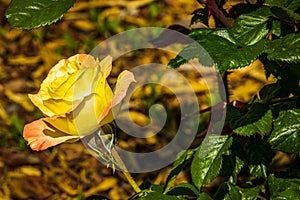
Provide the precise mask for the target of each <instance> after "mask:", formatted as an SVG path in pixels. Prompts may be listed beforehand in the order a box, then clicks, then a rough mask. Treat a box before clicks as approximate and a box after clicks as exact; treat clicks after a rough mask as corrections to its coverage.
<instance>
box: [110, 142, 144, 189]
mask: <svg viewBox="0 0 300 200" xmlns="http://www.w3.org/2000/svg"><path fill="white" fill-rule="evenodd" d="M111 153H112V156H113V157H114V159H115V160H116V162H117V163H118V164H119V165H120V166H121V170H122V172H123V174H124V176H125V178H126V179H127V181H128V182H129V184H130V185H131V187H132V188H133V189H134V191H135V192H136V193H139V192H141V191H142V190H141V189H140V187H139V186H138V184H137V183H136V182H135V180H134V179H133V178H132V176H131V174H130V173H129V172H128V170H127V168H126V166H125V164H124V163H123V161H122V159H121V158H120V156H119V154H118V152H117V151H116V150H115V149H114V148H113V149H111Z"/></svg>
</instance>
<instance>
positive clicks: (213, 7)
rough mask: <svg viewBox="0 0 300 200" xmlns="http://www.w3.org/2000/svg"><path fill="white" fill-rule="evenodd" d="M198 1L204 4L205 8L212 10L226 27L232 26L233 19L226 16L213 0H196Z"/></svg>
mask: <svg viewBox="0 0 300 200" xmlns="http://www.w3.org/2000/svg"><path fill="white" fill-rule="evenodd" d="M197 1H198V2H199V3H202V4H205V5H206V7H207V9H208V10H210V11H212V14H213V15H214V16H215V17H216V18H217V19H218V20H219V21H220V22H221V23H222V24H224V25H225V26H226V27H232V26H233V24H234V19H233V18H231V17H226V16H225V15H224V13H223V12H222V10H221V9H220V8H219V6H218V5H217V3H216V1H215V0H197Z"/></svg>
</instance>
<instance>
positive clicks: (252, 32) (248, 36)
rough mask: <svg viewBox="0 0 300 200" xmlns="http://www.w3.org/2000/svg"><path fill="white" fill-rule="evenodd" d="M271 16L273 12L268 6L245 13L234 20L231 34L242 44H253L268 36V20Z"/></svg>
mask: <svg viewBox="0 0 300 200" xmlns="http://www.w3.org/2000/svg"><path fill="white" fill-rule="evenodd" d="M271 16H273V14H272V12H271V10H270V8H268V7H263V8H260V9H258V10H256V11H255V12H251V13H247V14H243V15H241V16H239V17H238V18H237V20H236V21H235V22H234V26H233V27H232V29H230V30H229V31H230V34H231V35H232V36H233V37H234V38H235V41H237V43H238V44H239V45H241V46H249V45H253V44H255V43H257V42H259V41H260V40H262V39H264V38H265V37H266V36H267V34H268V29H267V21H268V20H269V17H271Z"/></svg>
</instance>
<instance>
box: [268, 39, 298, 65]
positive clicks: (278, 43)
mask: <svg viewBox="0 0 300 200" xmlns="http://www.w3.org/2000/svg"><path fill="white" fill-rule="evenodd" d="M265 53H267V57H268V59H270V60H280V61H285V62H300V34H289V35H287V36H285V37H282V38H279V39H276V40H272V41H269V42H268V44H267V46H266V49H265Z"/></svg>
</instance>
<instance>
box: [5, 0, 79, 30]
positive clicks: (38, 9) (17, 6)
mask: <svg viewBox="0 0 300 200" xmlns="http://www.w3.org/2000/svg"><path fill="white" fill-rule="evenodd" d="M75 1H76V0H59V1H57V0H12V1H11V3H10V5H9V7H8V9H7V11H6V13H5V15H6V17H7V19H8V21H9V23H10V24H11V26H12V27H18V28H22V29H33V28H38V27H40V26H45V25H49V24H52V23H54V22H56V21H57V20H58V19H60V18H61V17H62V16H63V14H64V13H65V12H67V10H68V9H69V8H70V7H71V6H72V5H73V4H74V3H75Z"/></svg>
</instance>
